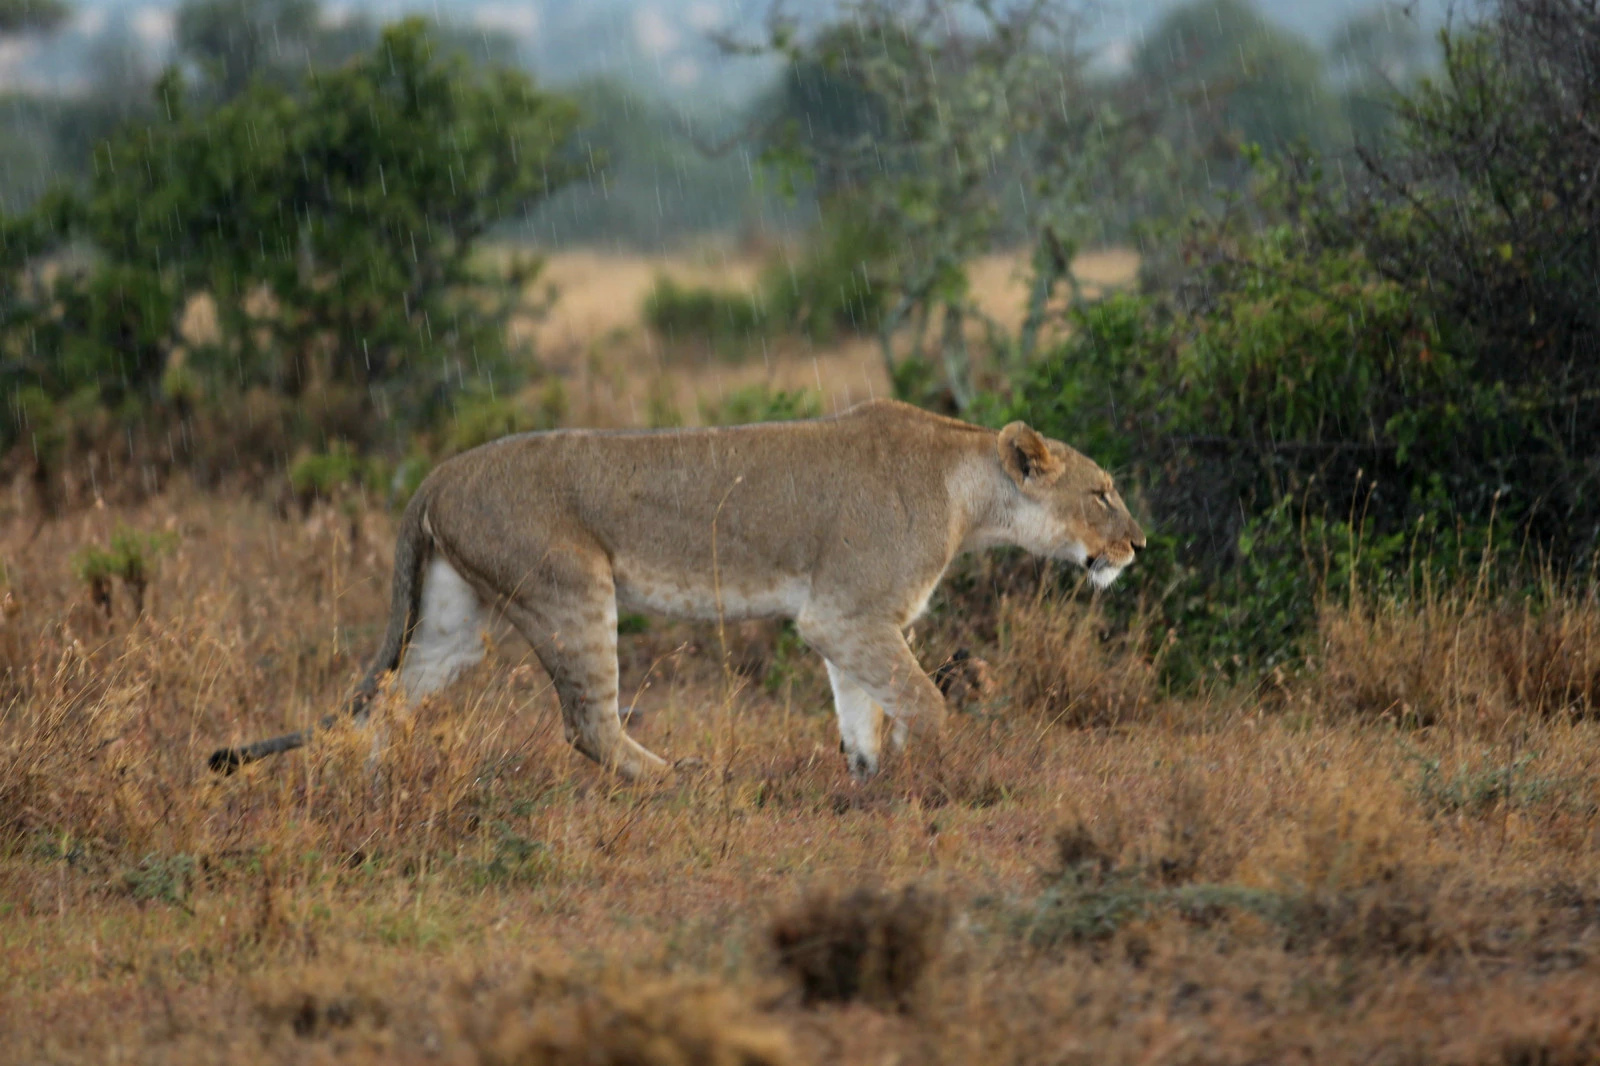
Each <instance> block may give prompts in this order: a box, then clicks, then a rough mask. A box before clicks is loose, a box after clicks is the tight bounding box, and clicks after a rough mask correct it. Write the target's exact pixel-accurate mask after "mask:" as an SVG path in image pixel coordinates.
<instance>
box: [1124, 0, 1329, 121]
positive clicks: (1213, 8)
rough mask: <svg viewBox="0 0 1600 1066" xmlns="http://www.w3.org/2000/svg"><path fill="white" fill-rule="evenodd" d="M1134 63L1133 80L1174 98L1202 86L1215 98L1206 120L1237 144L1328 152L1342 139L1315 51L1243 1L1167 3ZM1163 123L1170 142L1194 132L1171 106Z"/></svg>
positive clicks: (1146, 35) (1319, 58) (1246, 0)
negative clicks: (1309, 147) (1300, 146)
mask: <svg viewBox="0 0 1600 1066" xmlns="http://www.w3.org/2000/svg"><path fill="white" fill-rule="evenodd" d="M1133 68H1134V76H1135V77H1136V78H1138V79H1139V80H1140V81H1142V82H1144V83H1145V84H1149V85H1162V86H1165V87H1166V88H1167V91H1168V92H1169V93H1171V94H1172V95H1173V97H1175V98H1183V97H1185V96H1186V95H1188V91H1189V90H1190V89H1191V88H1203V89H1204V91H1205V93H1206V95H1207V97H1208V98H1214V99H1215V101H1216V106H1215V108H1214V110H1212V111H1211V112H1209V114H1207V115H1206V116H1205V118H1206V119H1209V120H1211V121H1214V122H1216V123H1218V124H1219V126H1220V129H1221V131H1222V132H1223V133H1224V134H1226V135H1227V136H1229V137H1230V138H1236V143H1239V142H1243V143H1253V144H1259V145H1262V146H1263V147H1266V148H1268V149H1271V150H1282V149H1285V148H1289V147H1291V146H1293V145H1294V144H1296V143H1300V142H1304V143H1309V144H1310V145H1312V146H1313V147H1315V148H1319V149H1328V148H1333V147H1337V146H1339V145H1341V144H1343V143H1345V142H1346V141H1347V140H1348V136H1349V130H1348V127H1347V126H1346V124H1345V118H1344V115H1343V113H1342V110H1341V108H1340V106H1339V101H1338V99H1337V97H1336V96H1335V95H1334V94H1332V93H1331V92H1329V91H1328V87H1327V85H1326V80H1325V76H1324V71H1323V60H1322V56H1321V55H1320V54H1318V52H1317V51H1316V49H1314V48H1313V47H1312V46H1311V45H1310V44H1309V43H1308V42H1306V41H1305V40H1303V39H1301V38H1300V37H1298V36H1296V35H1295V34H1293V33H1290V32H1289V31H1287V30H1284V29H1282V28H1281V27H1278V26H1275V25H1273V23H1272V22H1271V21H1269V20H1268V19H1267V18H1265V17H1264V16H1263V15H1262V14H1261V12H1260V10H1259V9H1258V8H1257V7H1256V5H1255V4H1253V3H1250V2H1249V0H1193V2H1191V3H1187V4H1182V5H1179V6H1177V7H1174V8H1173V9H1171V10H1170V11H1169V12H1168V13H1167V14H1166V15H1165V16H1164V17H1163V18H1162V19H1161V21H1160V22H1159V23H1158V24H1157V25H1156V26H1155V27H1154V28H1153V29H1152V30H1151V31H1150V32H1149V33H1147V34H1145V35H1144V37H1143V39H1142V43H1141V45H1140V47H1139V50H1138V52H1137V53H1136V54H1135V56H1134V60H1133ZM1166 123H1167V126H1168V128H1167V129H1166V130H1165V132H1166V134H1167V136H1168V138H1169V140H1171V141H1173V142H1176V143H1181V142H1182V140H1183V139H1184V138H1186V137H1194V136H1196V133H1195V132H1193V131H1195V129H1196V123H1195V121H1194V118H1193V116H1192V114H1191V115H1190V116H1188V117H1187V121H1185V116H1184V115H1181V114H1179V113H1178V109H1177V108H1173V109H1172V111H1171V113H1170V114H1169V116H1167V119H1166ZM1203 125H1204V119H1203V120H1202V123H1201V126H1202V128H1203ZM1193 147H1197V148H1201V149H1202V150H1204V149H1205V148H1206V147H1207V146H1205V145H1194V146H1193Z"/></svg>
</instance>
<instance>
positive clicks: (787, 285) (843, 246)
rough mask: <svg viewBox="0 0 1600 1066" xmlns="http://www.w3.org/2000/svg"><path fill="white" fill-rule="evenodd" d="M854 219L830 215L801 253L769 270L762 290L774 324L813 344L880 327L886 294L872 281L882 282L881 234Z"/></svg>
mask: <svg viewBox="0 0 1600 1066" xmlns="http://www.w3.org/2000/svg"><path fill="white" fill-rule="evenodd" d="M858 216H859V212H856V211H848V210H837V209H836V210H833V211H830V212H829V213H827V214H826V215H824V217H823V223H822V225H821V227H820V228H819V229H818V230H817V232H816V233H815V234H814V235H813V237H812V240H811V242H810V243H809V244H808V245H807V247H806V249H805V251H804V252H803V254H801V255H800V256H799V257H798V258H796V259H792V260H791V259H789V258H787V257H785V258H782V259H780V260H778V261H776V262H774V263H773V264H772V265H771V266H769V267H768V268H767V270H766V272H765V273H764V274H763V275H762V279H761V288H762V292H763V293H764V294H765V296H766V313H767V317H768V318H769V319H770V320H771V321H772V322H775V323H780V324H781V325H782V326H783V328H785V329H787V330H790V331H793V332H796V333H800V334H803V335H804V336H806V337H809V338H810V339H811V340H812V341H813V342H815V343H817V344H831V343H833V342H834V341H835V340H836V339H837V338H838V337H839V336H841V335H845V334H849V335H855V334H867V335H871V334H874V333H876V332H877V331H878V330H879V328H881V326H882V325H883V319H884V315H885V314H886V313H887V310H888V308H887V306H886V297H887V295H888V290H887V289H886V288H885V287H883V286H882V285H881V284H880V285H874V284H873V278H874V276H878V277H880V278H881V276H882V274H883V271H884V269H885V267H886V265H887V264H888V263H889V262H890V256H889V254H888V248H887V245H886V242H885V239H884V236H883V234H882V233H880V232H877V231H875V230H874V228H873V227H872V226H871V225H870V224H868V223H867V222H866V220H864V219H862V218H860V217H858Z"/></svg>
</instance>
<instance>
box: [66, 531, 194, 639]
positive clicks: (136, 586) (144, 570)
mask: <svg viewBox="0 0 1600 1066" xmlns="http://www.w3.org/2000/svg"><path fill="white" fill-rule="evenodd" d="M176 543H177V537H176V536H174V535H173V534H170V533H140V532H138V531H136V530H131V529H128V528H126V527H123V526H119V527H117V530H116V532H114V533H113V534H112V535H111V541H110V543H109V544H107V545H106V546H105V547H100V546H98V545H93V544H90V545H85V546H84V547H83V548H80V549H79V550H78V551H76V552H74V553H73V556H72V573H73V575H74V576H75V577H77V579H78V580H79V581H81V582H83V583H84V585H85V586H86V587H87V589H88V592H89V600H90V602H91V603H93V604H94V605H95V606H96V607H99V608H101V609H102V610H104V611H105V613H106V616H107V617H110V615H111V608H112V600H111V590H112V582H113V581H114V580H116V581H120V582H122V585H123V587H124V588H125V589H126V590H127V591H128V594H129V595H130V596H131V597H132V598H133V613H134V615H135V616H136V617H137V616H138V615H141V614H143V613H144V594H145V589H146V588H148V587H149V585H150V578H151V576H152V574H153V573H154V571H155V560H156V558H157V556H159V555H161V554H162V553H164V552H166V551H169V550H170V549H171V548H172V547H173V546H174V545H175V544H176Z"/></svg>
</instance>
